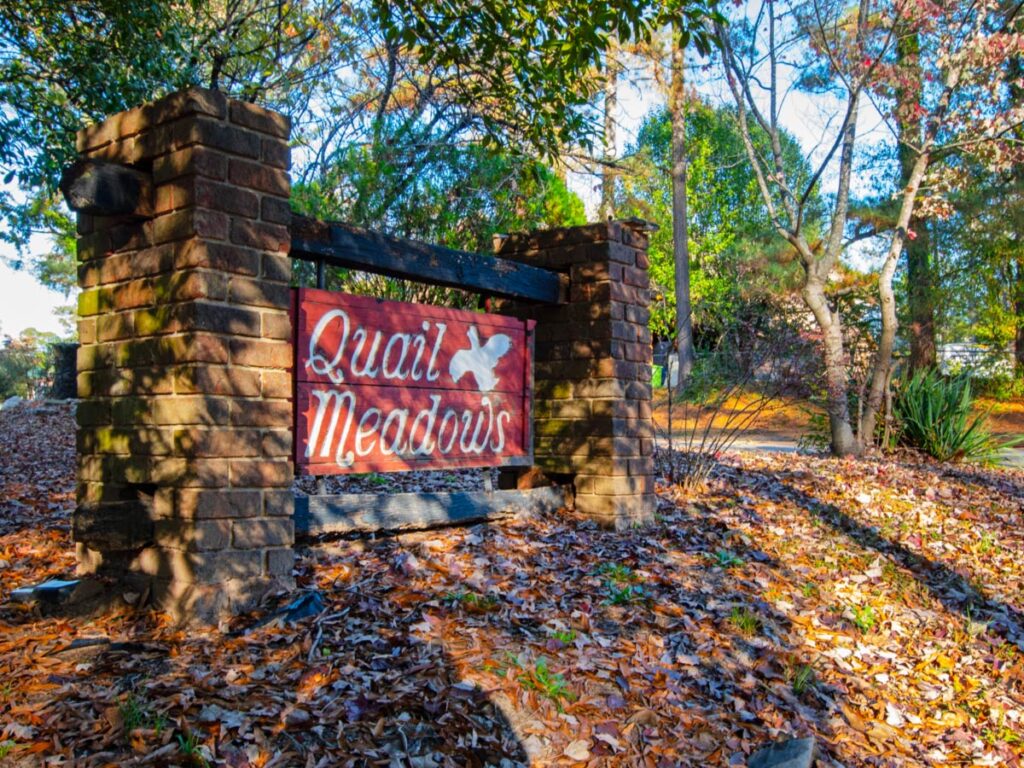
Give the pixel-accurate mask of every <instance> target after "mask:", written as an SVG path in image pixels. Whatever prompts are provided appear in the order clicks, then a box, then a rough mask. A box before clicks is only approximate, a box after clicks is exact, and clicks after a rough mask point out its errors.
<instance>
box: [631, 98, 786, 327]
mask: <svg viewBox="0 0 1024 768" xmlns="http://www.w3.org/2000/svg"><path fill="white" fill-rule="evenodd" d="M686 142H687V152H688V159H689V163H688V167H687V181H686V183H687V195H688V212H689V217H690V229H689V235H690V243H689V246H690V261H691V263H690V292H691V297H692V302H693V318H694V324H695V327H696V330H697V333H698V339H697V341H698V345H700V342H701V338H700V337H701V336H707V335H709V334H711V335H715V334H716V333H718V332H720V330H721V329H722V328H724V327H725V326H727V325H728V323H729V321H730V319H731V318H733V317H735V316H736V314H737V313H738V311H739V307H740V305H741V304H742V302H743V301H744V300H745V299H749V298H750V297H751V296H753V295H761V294H763V293H765V288H764V287H765V286H766V285H770V286H772V289H771V290H772V291H774V292H776V293H777V292H778V289H779V288H780V287H781V288H787V287H789V288H792V287H794V286H795V285H796V284H797V278H798V270H797V268H796V265H795V263H794V262H793V261H792V254H791V249H790V248H789V247H788V246H785V245H781V244H780V242H781V241H780V240H779V238H778V236H777V235H776V233H775V231H774V229H773V227H772V224H771V221H770V217H769V215H768V212H767V209H766V208H765V205H764V202H763V200H762V198H761V195H760V192H759V191H758V188H757V184H756V181H755V178H754V174H753V171H752V170H751V168H750V164H749V162H748V160H747V157H746V152H745V150H744V147H743V142H742V138H741V136H740V133H739V131H738V129H737V127H736V117H735V115H734V114H733V112H732V111H730V110H728V109H721V108H717V109H716V108H713V107H711V106H710V105H708V104H707V103H705V102H704V101H702V100H700V99H698V98H692V99H691V100H690V101H689V102H688V104H687V114H686ZM671 147H672V120H671V114H670V113H669V112H668V110H666V109H661V110H657V111H655V112H653V113H651V114H650V115H648V116H647V118H646V119H645V120H644V122H643V124H642V125H641V127H640V131H639V134H638V136H637V142H636V144H635V145H634V146H632V147H630V149H629V152H628V155H629V161H628V164H627V167H626V170H625V172H624V173H623V174H622V176H621V179H620V182H619V184H618V188H617V191H616V203H615V205H616V212H617V214H618V215H620V216H624V217H627V216H637V217H639V218H642V219H645V220H647V221H652V222H654V223H656V224H658V225H659V227H660V229H659V230H658V231H657V232H654V233H653V234H652V236H651V240H650V256H651V280H652V286H653V289H654V291H655V294H656V296H658V297H661V300H658V301H655V302H654V305H653V306H652V312H651V330H652V331H653V332H654V333H655V334H656V335H658V336H660V337H663V338H668V337H671V336H672V331H673V329H674V327H675V291H674V285H675V271H674V257H673V247H672V176H671V168H672V159H671ZM785 148H786V152H787V155H791V156H792V159H793V163H794V165H795V166H798V167H801V168H803V167H805V166H806V163H805V161H804V160H803V158H802V155H801V153H800V149H799V145H798V144H797V143H796V141H795V140H794V139H792V138H790V137H789V136H788V135H786V136H785Z"/></svg>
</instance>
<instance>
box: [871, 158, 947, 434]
mask: <svg viewBox="0 0 1024 768" xmlns="http://www.w3.org/2000/svg"><path fill="white" fill-rule="evenodd" d="M929 146H930V145H926V146H925V147H922V149H921V151H920V152H919V153H918V154H917V155H916V157H915V158H914V165H913V167H912V168H911V170H910V174H909V175H908V178H907V184H906V186H905V187H904V189H903V199H902V200H901V202H900V213H899V216H898V217H897V219H896V227H895V231H894V232H893V234H892V241H891V242H890V244H889V252H888V253H887V254H886V257H885V263H883V264H882V269H881V271H880V272H879V274H878V299H879V301H880V302H881V311H882V333H881V335H880V336H879V338H878V354H877V355H876V357H875V367H874V370H872V372H871V389H870V392H869V394H868V402H867V406H866V407H865V409H864V420H863V422H862V423H861V424H860V429H859V432H858V436H859V437H860V442H861V445H862V446H863V447H865V448H866V447H868V446H869V445H871V444H872V443H873V442H874V437H875V424H876V423H877V420H878V413H879V411H880V410H881V408H882V403H883V402H884V400H885V387H886V385H887V383H888V381H889V379H890V368H891V367H892V352H893V345H894V344H895V341H896V329H897V327H898V325H899V322H898V319H897V317H896V292H895V291H894V290H893V287H892V279H893V275H894V274H895V273H896V264H897V262H898V261H899V257H900V252H901V251H902V250H903V249H904V248H905V247H906V244H907V240H908V238H907V237H906V236H905V235H904V234H903V233H904V232H906V231H907V230H908V229H909V227H910V221H911V219H912V214H913V211H914V200H915V198H916V197H917V193H918V190H919V189H920V188H921V182H922V181H923V180H924V174H925V172H926V171H927V170H928V163H929V161H930V155H929V154H928V149H929Z"/></svg>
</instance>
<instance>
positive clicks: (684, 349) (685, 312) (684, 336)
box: [669, 34, 696, 385]
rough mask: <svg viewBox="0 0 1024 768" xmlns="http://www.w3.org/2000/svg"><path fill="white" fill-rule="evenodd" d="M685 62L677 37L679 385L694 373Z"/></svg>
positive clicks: (673, 93) (672, 105)
mask: <svg viewBox="0 0 1024 768" xmlns="http://www.w3.org/2000/svg"><path fill="white" fill-rule="evenodd" d="M685 75H686V60H685V51H684V50H683V45H682V42H681V41H680V39H679V36H678V34H674V35H673V41H672V84H671V88H670V90H669V109H670V110H671V112H672V253H673V255H674V259H675V283H676V285H675V292H676V350H677V353H678V355H679V383H680V385H683V384H684V383H685V382H686V380H687V379H688V378H689V377H690V374H692V373H693V363H694V360H695V358H696V354H695V351H694V347H693V314H692V309H691V306H690V244H689V236H690V233H689V222H688V221H687V210H686V207H687V206H686V202H687V200H686V166H687V157H686V91H685Z"/></svg>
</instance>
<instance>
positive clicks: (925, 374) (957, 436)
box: [893, 368, 1024, 464]
mask: <svg viewBox="0 0 1024 768" xmlns="http://www.w3.org/2000/svg"><path fill="white" fill-rule="evenodd" d="M973 406H974V396H973V394H972V393H971V380H970V379H969V378H968V377H967V376H963V375H961V376H943V375H942V373H941V372H939V371H938V370H937V369H935V368H929V369H927V370H923V371H917V372H916V373H915V374H913V375H912V376H911V377H910V378H909V379H907V380H906V381H904V382H903V383H902V384H901V385H900V386H899V387H898V388H897V390H896V397H895V400H894V402H893V415H894V416H895V417H896V421H897V423H898V428H899V438H898V439H899V442H900V443H901V444H902V445H906V446H908V447H911V448H916V449H918V450H920V451H924V452H925V453H927V454H928V455H929V456H931V457H933V458H935V459H938V460H939V461H975V462H980V463H982V464H994V463H996V462H997V461H998V460H999V457H1000V454H1001V453H1002V452H1003V451H1004V450H1006V449H1007V448H1011V447H1013V446H1015V445H1019V444H1020V443H1021V442H1022V441H1024V438H1017V439H1015V440H1010V441H1001V440H999V439H997V438H995V437H994V436H993V435H992V434H991V433H989V431H988V429H986V427H985V417H986V416H987V415H988V414H987V413H979V414H973V415H972V412H973Z"/></svg>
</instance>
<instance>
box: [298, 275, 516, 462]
mask: <svg viewBox="0 0 1024 768" xmlns="http://www.w3.org/2000/svg"><path fill="white" fill-rule="evenodd" d="M535 325H536V323H535V321H533V320H519V319H517V318H512V317H506V316H503V315H493V314H483V313H478V312H470V311H467V310H459V309H449V308H445V307H435V306H431V305H426V304H413V303H410V302H398V301H388V300H383V299H377V298H373V297H367V296H355V295H352V294H346V293H338V292H333V291H324V290H319V289H315V288H297V289H293V292H292V327H293V341H294V344H295V368H294V371H293V387H294V391H293V394H294V411H295V413H294V422H293V423H294V453H293V459H294V462H295V470H296V474H298V475H327V474H356V473H366V472H402V471H412V470H435V469H456V468H469V467H512V466H529V465H531V464H532V463H533V345H534V328H535Z"/></svg>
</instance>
